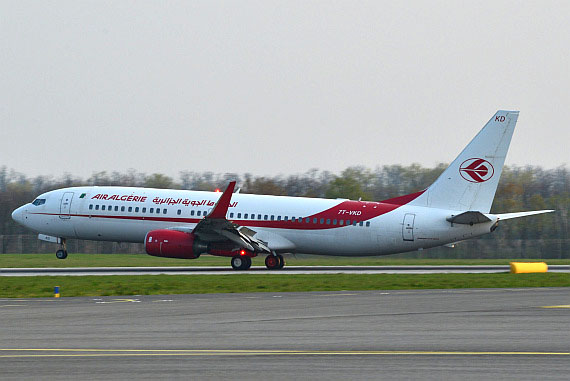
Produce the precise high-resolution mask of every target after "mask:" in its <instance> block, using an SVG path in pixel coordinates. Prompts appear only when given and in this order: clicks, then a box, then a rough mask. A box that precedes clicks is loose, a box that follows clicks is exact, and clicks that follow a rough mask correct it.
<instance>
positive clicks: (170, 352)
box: [0, 348, 570, 358]
mask: <svg viewBox="0 0 570 381" xmlns="http://www.w3.org/2000/svg"><path fill="white" fill-rule="evenodd" d="M6 352H14V353H6ZM18 352H24V353H18ZM30 352H35V353H30ZM0 353H6V354H0V358H34V357H121V356H277V355H279V356H386V355H411V356H425V355H428V356H493V355H494V356H570V352H516V351H512V352H493V351H483V352H476V351H308V350H249V349H248V350H235V349H181V350H176V349H157V350H151V349H116V350H112V349H111V350H109V349H29V348H26V349H0Z"/></svg>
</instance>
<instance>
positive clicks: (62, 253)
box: [55, 250, 67, 259]
mask: <svg viewBox="0 0 570 381" xmlns="http://www.w3.org/2000/svg"><path fill="white" fill-rule="evenodd" d="M55 256H56V257H57V259H65V258H67V250H58V251H56V252H55Z"/></svg>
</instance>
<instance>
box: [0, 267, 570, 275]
mask: <svg viewBox="0 0 570 381" xmlns="http://www.w3.org/2000/svg"><path fill="white" fill-rule="evenodd" d="M509 270H510V267H509V266H504V265H495V266H489V265H486V266H286V267H285V268H283V269H281V270H268V269H267V268H266V267H264V266H254V267H252V268H251V269H250V270H248V271H236V270H234V269H232V268H231V267H230V266H228V267H202V266H194V267H191V266H184V267H182V266H180V267H178V266H177V267H61V268H59V267H58V268H55V267H52V268H0V276H39V275H51V276H53V275H70V276H84V275H160V274H172V275H231V274H234V275H235V274H290V275H295V274H436V273H461V274H465V273H500V272H508V271H509ZM548 271H550V272H570V266H569V265H550V266H548Z"/></svg>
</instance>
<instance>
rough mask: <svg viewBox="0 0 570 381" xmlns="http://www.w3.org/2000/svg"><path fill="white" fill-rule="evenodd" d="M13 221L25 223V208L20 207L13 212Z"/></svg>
mask: <svg viewBox="0 0 570 381" xmlns="http://www.w3.org/2000/svg"><path fill="white" fill-rule="evenodd" d="M12 219H13V220H14V221H16V222H17V223H19V224H23V223H24V207H23V206H20V207H19V208H18V209H16V210H14V211H13V212H12Z"/></svg>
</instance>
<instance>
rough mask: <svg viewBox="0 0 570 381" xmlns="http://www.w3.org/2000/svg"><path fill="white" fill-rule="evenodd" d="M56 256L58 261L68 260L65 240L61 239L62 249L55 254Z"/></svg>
mask: <svg viewBox="0 0 570 381" xmlns="http://www.w3.org/2000/svg"><path fill="white" fill-rule="evenodd" d="M55 256H56V258H57V259H65V258H67V245H66V244H65V238H62V239H61V249H59V250H58V251H56V252H55Z"/></svg>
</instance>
